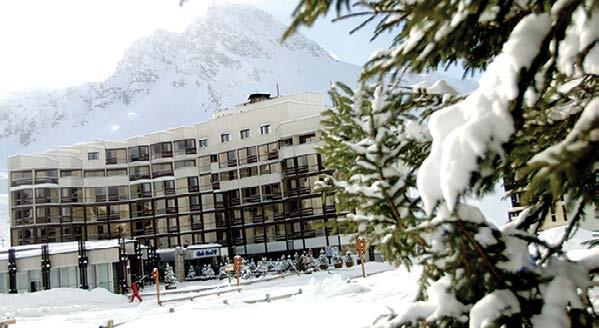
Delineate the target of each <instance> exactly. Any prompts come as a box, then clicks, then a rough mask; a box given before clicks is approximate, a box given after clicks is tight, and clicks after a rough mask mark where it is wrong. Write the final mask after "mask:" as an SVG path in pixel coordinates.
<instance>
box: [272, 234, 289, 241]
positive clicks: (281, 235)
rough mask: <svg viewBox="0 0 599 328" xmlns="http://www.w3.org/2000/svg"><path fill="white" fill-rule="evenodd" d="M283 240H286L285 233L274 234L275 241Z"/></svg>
mask: <svg viewBox="0 0 599 328" xmlns="http://www.w3.org/2000/svg"><path fill="white" fill-rule="evenodd" d="M285 239H287V238H286V237H285V233H282V232H279V233H276V234H275V240H276V241H283V240H285Z"/></svg>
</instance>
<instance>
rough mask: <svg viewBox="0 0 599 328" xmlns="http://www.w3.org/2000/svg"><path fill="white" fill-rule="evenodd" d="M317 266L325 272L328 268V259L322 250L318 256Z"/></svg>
mask: <svg viewBox="0 0 599 328" xmlns="http://www.w3.org/2000/svg"><path fill="white" fill-rule="evenodd" d="M318 265H319V266H320V268H321V269H323V270H326V269H328V268H329V258H328V257H327V255H326V254H325V253H324V249H321V250H320V254H319V255H318Z"/></svg>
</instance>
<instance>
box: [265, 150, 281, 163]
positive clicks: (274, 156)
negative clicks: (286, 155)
mask: <svg viewBox="0 0 599 328" xmlns="http://www.w3.org/2000/svg"><path fill="white" fill-rule="evenodd" d="M266 158H267V159H268V160H269V161H270V160H274V159H279V151H273V152H270V153H268V154H267V155H266Z"/></svg>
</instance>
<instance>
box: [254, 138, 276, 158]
mask: <svg viewBox="0 0 599 328" xmlns="http://www.w3.org/2000/svg"><path fill="white" fill-rule="evenodd" d="M258 156H259V157H260V161H270V160H273V159H278V158H279V144H278V142H276V141H275V142H272V143H269V144H265V145H260V146H258Z"/></svg>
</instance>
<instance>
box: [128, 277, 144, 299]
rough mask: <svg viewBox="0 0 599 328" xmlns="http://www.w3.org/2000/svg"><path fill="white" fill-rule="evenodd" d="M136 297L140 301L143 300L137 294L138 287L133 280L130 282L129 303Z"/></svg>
mask: <svg viewBox="0 0 599 328" xmlns="http://www.w3.org/2000/svg"><path fill="white" fill-rule="evenodd" d="M135 298H137V299H138V300H139V301H140V302H143V300H142V299H141V296H139V287H138V286H137V281H133V282H132V283H131V299H130V300H129V303H131V302H133V300H134V299H135Z"/></svg>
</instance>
